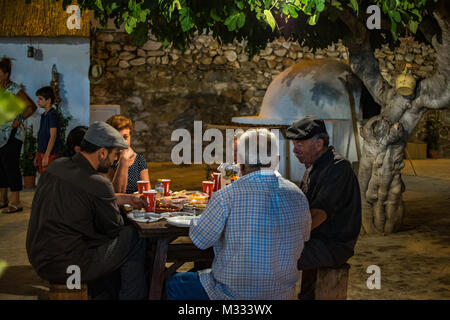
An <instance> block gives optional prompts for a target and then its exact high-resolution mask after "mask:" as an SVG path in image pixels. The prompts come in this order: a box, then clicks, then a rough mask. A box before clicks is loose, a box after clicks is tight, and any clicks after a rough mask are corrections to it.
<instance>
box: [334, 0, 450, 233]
mask: <svg viewBox="0 0 450 320" xmlns="http://www.w3.org/2000/svg"><path fill="white" fill-rule="evenodd" d="M434 17H435V19H436V21H437V22H438V24H439V26H440V28H441V37H442V41H441V43H439V42H438V41H436V37H435V38H434V39H433V47H434V48H435V50H436V62H437V64H438V68H437V70H436V72H435V74H434V75H433V76H431V77H430V78H427V79H424V80H422V81H420V82H419V83H418V85H417V88H416V91H415V93H414V94H413V95H411V96H407V97H405V96H401V95H399V94H398V93H397V92H396V90H395V88H392V87H391V86H390V85H389V84H388V83H387V82H386V81H385V80H384V79H383V77H382V76H381V73H380V70H379V68H378V60H377V59H376V58H375V57H374V55H373V49H372V48H371V47H370V43H369V34H368V30H367V29H366V28H365V25H364V24H363V23H362V22H361V21H360V20H358V19H356V18H355V16H353V15H352V14H350V13H349V12H348V11H346V10H343V12H342V13H341V20H342V21H344V22H345V23H346V24H347V26H348V27H349V30H351V31H352V34H351V36H350V37H348V38H347V39H344V42H345V43H346V45H347V47H348V49H349V58H350V67H351V69H352V71H353V72H354V73H355V74H356V75H357V76H358V77H359V78H360V79H361V80H362V81H363V83H364V85H365V86H366V88H367V89H368V90H369V92H370V93H371V95H372V97H373V98H374V100H375V101H376V102H377V103H378V104H380V105H381V107H382V109H381V114H380V115H378V116H376V117H373V118H372V119H370V120H369V121H368V122H367V123H366V124H365V125H364V126H363V128H362V129H361V136H362V138H363V151H362V157H361V159H360V164H359V177H358V178H359V183H360V189H361V204H362V230H361V233H369V234H374V233H382V234H390V233H392V232H395V231H397V230H398V229H399V227H400V226H401V224H402V221H403V217H404V206H403V200H402V193H403V192H404V191H405V185H404V183H403V181H402V178H401V170H402V169H403V167H404V162H403V159H404V150H405V147H406V143H407V140H408V137H409V135H410V134H411V132H412V131H413V130H414V128H415V126H416V125H417V123H418V122H419V120H420V118H421V117H422V115H423V114H424V113H425V112H426V111H427V110H428V109H443V108H448V107H449V106H450V66H449V64H448V61H449V60H450V25H449V23H450V22H449V20H450V5H449V2H447V1H440V3H439V5H438V7H437V8H436V10H435V12H434Z"/></svg>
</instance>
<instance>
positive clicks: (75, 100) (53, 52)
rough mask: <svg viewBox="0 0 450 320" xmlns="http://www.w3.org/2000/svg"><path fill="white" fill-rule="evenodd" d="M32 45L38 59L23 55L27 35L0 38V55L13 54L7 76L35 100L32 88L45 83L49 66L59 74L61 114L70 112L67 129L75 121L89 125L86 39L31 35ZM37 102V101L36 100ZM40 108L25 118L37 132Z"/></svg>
mask: <svg viewBox="0 0 450 320" xmlns="http://www.w3.org/2000/svg"><path fill="white" fill-rule="evenodd" d="M31 43H32V45H33V47H34V48H36V49H40V50H42V60H37V59H35V58H28V57H27V49H28V46H29V45H30V38H0V57H3V56H6V57H9V58H13V59H14V60H13V62H12V63H13V66H12V71H11V80H12V81H14V82H17V83H21V84H23V85H24V86H25V91H26V92H27V94H28V95H29V96H30V98H31V99H33V100H34V101H35V102H36V95H35V93H36V90H38V89H39V88H41V87H44V86H48V85H49V84H50V81H51V79H52V66H53V64H55V65H56V68H57V71H58V73H59V74H60V75H59V77H60V79H59V88H60V96H61V99H62V102H61V105H62V110H63V113H64V115H66V116H67V115H71V116H72V118H73V119H72V121H71V122H70V123H69V127H68V131H67V134H68V132H69V131H70V130H71V129H72V128H73V127H76V126H79V125H86V126H88V125H89V78H88V72H89V65H90V62H89V55H90V52H89V47H90V44H89V39H87V38H78V37H60V38H51V39H48V38H36V37H34V38H31ZM36 105H37V102H36ZM42 112H43V110H42V109H40V108H38V110H37V111H36V112H35V113H34V115H33V116H32V117H30V118H29V120H27V123H30V124H33V127H34V130H35V133H37V130H38V127H39V121H40V114H41V113H42Z"/></svg>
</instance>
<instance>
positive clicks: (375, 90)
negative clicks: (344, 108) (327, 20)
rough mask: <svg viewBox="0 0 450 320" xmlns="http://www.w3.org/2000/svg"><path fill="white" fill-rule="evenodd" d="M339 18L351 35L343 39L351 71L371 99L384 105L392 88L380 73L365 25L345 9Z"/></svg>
mask: <svg viewBox="0 0 450 320" xmlns="http://www.w3.org/2000/svg"><path fill="white" fill-rule="evenodd" d="M340 19H341V20H342V22H344V23H345V24H346V25H347V27H348V29H349V30H350V35H351V36H352V37H348V38H346V39H344V43H345V44H346V46H347V48H348V52H349V60H350V67H351V69H352V71H353V72H354V73H355V74H356V75H357V76H358V77H359V78H360V79H361V81H363V83H364V85H365V86H366V88H367V90H369V92H370V94H371V95H372V97H373V99H374V100H375V101H376V102H377V103H378V104H379V105H381V106H383V105H385V104H386V101H387V99H388V93H389V92H391V91H392V90H390V89H392V88H391V86H390V85H389V84H388V83H387V82H386V80H384V78H383V76H382V75H381V72H380V69H379V66H378V60H377V59H376V58H375V56H374V54H373V50H372V48H371V46H370V41H369V32H368V30H367V28H366V26H365V25H364V23H362V22H361V21H360V20H358V18H357V17H355V16H354V15H353V14H352V13H351V12H349V11H348V10H346V9H344V10H342V11H341V13H340Z"/></svg>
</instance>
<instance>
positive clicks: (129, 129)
mask: <svg viewBox="0 0 450 320" xmlns="http://www.w3.org/2000/svg"><path fill="white" fill-rule="evenodd" d="M106 123H107V124H109V125H110V126H112V127H114V128H115V129H116V130H117V131H119V133H120V134H121V135H122V137H123V138H124V139H125V141H126V142H127V143H128V145H129V146H130V147H129V148H128V149H127V150H124V151H122V153H121V155H120V158H119V161H117V162H116V163H114V164H113V166H112V168H111V170H110V172H109V178H110V180H111V181H112V184H113V186H114V191H115V192H117V193H134V192H136V191H138V188H137V182H138V181H139V180H146V181H150V178H149V176H148V169H147V162H146V160H145V158H144V156H143V155H142V154H138V153H136V152H134V150H133V149H132V148H131V135H132V134H133V122H132V121H131V120H130V119H128V118H126V117H124V116H120V115H115V116H112V117H111V118H109V119H108V120H107V121H106ZM150 188H151V187H150Z"/></svg>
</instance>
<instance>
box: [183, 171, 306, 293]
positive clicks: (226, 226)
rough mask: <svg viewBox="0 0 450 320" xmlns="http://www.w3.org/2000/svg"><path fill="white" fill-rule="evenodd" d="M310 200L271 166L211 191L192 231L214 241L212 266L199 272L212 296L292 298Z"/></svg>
mask: <svg viewBox="0 0 450 320" xmlns="http://www.w3.org/2000/svg"><path fill="white" fill-rule="evenodd" d="M310 231H311V216H310V212H309V206H308V201H307V199H306V197H305V196H304V194H303V193H302V191H301V190H300V189H299V188H298V187H297V186H296V185H295V184H293V183H292V182H290V181H288V180H286V179H284V178H283V177H281V176H279V175H275V174H274V172H273V171H270V173H268V171H265V172H261V171H256V172H252V173H250V174H247V175H245V176H243V177H242V178H240V179H238V180H236V181H235V182H233V183H232V184H230V185H228V186H226V187H225V188H223V189H221V190H219V191H218V192H215V193H213V195H212V197H211V200H210V201H209V203H208V206H207V207H206V209H205V211H204V213H203V215H202V216H201V218H200V219H198V220H196V221H195V220H194V222H193V223H192V225H191V227H190V233H189V236H190V238H191V239H192V241H193V243H194V244H195V245H196V246H197V247H198V248H200V249H206V248H209V247H211V246H214V254H215V257H214V261H213V265H212V269H207V270H204V271H200V272H199V277H200V281H201V283H202V285H203V287H204V288H205V291H206V292H207V294H208V296H209V298H210V299H213V300H217V299H218V300H225V299H258V300H281V299H292V298H293V296H294V293H295V285H296V282H297V280H298V278H299V271H298V270H297V260H298V259H299V258H300V255H301V253H302V250H303V244H304V242H305V241H308V240H309V234H310Z"/></svg>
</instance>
